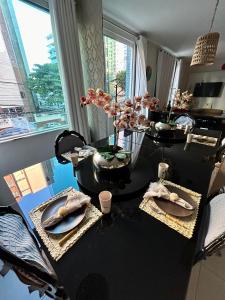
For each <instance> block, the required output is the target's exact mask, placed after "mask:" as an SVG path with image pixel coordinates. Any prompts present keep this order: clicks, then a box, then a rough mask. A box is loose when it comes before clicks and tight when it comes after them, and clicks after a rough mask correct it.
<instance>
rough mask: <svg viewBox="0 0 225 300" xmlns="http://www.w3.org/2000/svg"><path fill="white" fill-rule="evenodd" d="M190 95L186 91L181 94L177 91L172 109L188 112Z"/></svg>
mask: <svg viewBox="0 0 225 300" xmlns="http://www.w3.org/2000/svg"><path fill="white" fill-rule="evenodd" d="M191 100H192V94H191V93H189V92H188V91H185V92H183V93H181V90H180V89H178V90H177V91H176V93H175V96H174V104H173V108H175V109H179V110H188V109H189V107H190V104H191Z"/></svg>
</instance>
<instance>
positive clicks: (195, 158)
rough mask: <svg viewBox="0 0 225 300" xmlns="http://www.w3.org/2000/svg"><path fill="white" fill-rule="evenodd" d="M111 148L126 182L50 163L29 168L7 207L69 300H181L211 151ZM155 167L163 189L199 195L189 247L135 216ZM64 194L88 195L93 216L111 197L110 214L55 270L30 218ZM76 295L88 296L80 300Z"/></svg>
mask: <svg viewBox="0 0 225 300" xmlns="http://www.w3.org/2000/svg"><path fill="white" fill-rule="evenodd" d="M110 143H111V144H113V136H110V137H109V138H106V139H103V140H101V141H98V142H96V143H95V144H94V146H95V147H101V146H104V145H108V144H110ZM118 143H119V145H120V146H122V147H123V148H125V149H127V150H129V151H131V153H132V162H131V165H130V169H129V172H128V174H126V175H124V174H123V173H122V174H121V176H118V177H117V180H115V179H114V180H112V179H108V178H101V177H98V175H96V174H94V172H95V170H94V168H93V167H92V163H91V159H90V158H89V159H87V160H86V162H84V163H83V164H82V165H81V166H80V167H79V168H78V169H77V170H75V171H74V169H73V166H72V164H71V163H68V164H65V165H62V164H59V163H58V161H57V159H56V158H55V157H53V158H51V159H50V160H47V161H44V162H40V163H38V164H36V165H34V166H31V167H32V170H33V171H32V172H30V173H29V176H27V177H28V178H27V179H28V180H30V181H31V182H32V183H33V182H35V185H34V184H33V185H32V184H30V187H29V189H28V190H27V191H26V192H24V193H23V195H21V196H20V197H19V198H17V203H16V204H14V206H19V208H20V210H21V212H22V213H23V215H24V217H25V219H26V221H27V223H28V224H29V226H30V227H31V228H32V229H33V231H34V233H35V235H36V237H37V239H38V240H39V242H40V244H41V246H42V248H43V250H44V251H45V253H46V255H47V256H48V258H49V260H50V262H51V264H52V266H53V268H54V270H55V272H56V274H57V275H58V278H59V281H60V282H61V284H62V285H63V286H64V287H65V291H66V293H67V294H68V296H69V298H70V299H71V300H75V299H78V300H79V299H96V300H107V299H108V300H139V299H140V300H145V299H146V300H147V299H156V300H174V299H176V300H183V299H185V295H186V291H187V287H188V282H189V277H190V274H191V269H192V265H193V262H194V259H195V254H196V245H197V240H198V237H199V229H200V226H201V218H202V214H203V212H204V206H205V204H206V202H207V189H208V185H209V181H210V176H211V173H212V170H213V166H214V162H213V159H212V156H213V154H214V153H215V151H216V147H209V146H205V145H202V144H190V145H188V147H187V145H186V144H185V143H184V142H183V143H174V144H173V143H169V144H168V143H165V144H163V143H158V142H157V141H154V140H152V139H151V138H149V137H148V136H147V135H145V133H136V132H122V133H120V136H119V139H118ZM161 161H164V162H167V163H168V164H169V166H170V173H169V178H168V179H169V180H170V181H172V182H174V183H176V184H179V185H181V186H183V187H186V188H188V189H191V190H193V191H195V192H197V193H200V194H202V199H201V203H200V208H199V215H198V219H197V224H196V227H195V231H194V235H193V237H192V238H191V239H187V238H185V237H184V236H182V235H181V234H179V233H178V232H176V231H175V230H173V229H171V228H169V227H168V226H166V225H165V224H163V223H161V222H160V221H158V220H156V219H155V218H153V217H151V216H150V215H148V214H146V213H145V212H144V211H142V210H140V209H139V205H140V203H141V201H142V199H143V195H144V193H145V191H146V189H147V187H148V185H149V183H150V182H154V181H156V180H157V169H158V163H159V162H161ZM31 167H30V169H31ZM35 168H36V169H35ZM35 170H36V171H35ZM22 171H24V170H18V172H17V173H16V174H17V175H18V173H19V172H21V173H22ZM74 175H75V176H74ZM8 176H14V175H13V174H9V175H7V176H6V177H5V179H6V180H7V178H9V177H8ZM14 178H15V176H14ZM38 183H39V184H38ZM71 186H72V187H74V188H75V189H77V190H81V191H83V192H85V193H86V194H89V195H90V196H91V198H92V203H93V204H94V205H95V206H96V207H97V208H99V209H100V205H99V201H98V193H99V191H100V190H103V189H108V190H111V192H112V194H113V200H112V210H111V213H110V214H107V215H104V216H103V217H102V218H101V219H100V220H99V221H98V222H96V224H95V225H94V226H92V227H91V228H90V229H89V230H88V231H87V232H86V233H85V234H84V235H83V236H82V237H81V238H80V239H79V241H78V242H77V243H75V244H74V245H73V246H72V247H71V248H70V249H69V250H68V251H67V252H66V253H65V254H64V255H63V256H62V258H60V260H58V261H57V262H56V261H54V260H53V259H52V258H51V256H50V254H49V253H48V250H47V248H46V247H45V245H44V244H43V242H42V240H41V239H40V237H39V236H38V233H37V232H36V230H35V227H34V225H33V223H32V221H31V219H30V216H29V212H30V211H31V210H32V209H33V208H34V207H36V206H38V205H39V204H41V203H42V202H44V201H46V200H48V199H49V198H51V197H52V196H54V195H56V194H57V193H59V192H61V191H63V190H64V189H66V188H68V187H71ZM9 188H11V189H12V187H11V186H10V187H9ZM14 195H15V191H14ZM82 293H83V295H85V293H91V294H92V296H91V297H89V298H88V297H87V298H85V297H84V296H83V298H82V297H81V298H79V297H80V295H82Z"/></svg>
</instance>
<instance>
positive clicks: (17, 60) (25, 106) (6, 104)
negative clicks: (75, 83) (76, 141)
mask: <svg viewBox="0 0 225 300" xmlns="http://www.w3.org/2000/svg"><path fill="white" fill-rule="evenodd" d="M0 65H1V68H0V141H2V140H5V139H9V138H12V137H15V136H16V137H17V136H23V135H29V134H32V133H40V132H43V131H49V130H52V129H57V128H61V127H65V126H67V124H68V121H67V115H66V111H65V104H64V99H63V93H62V86H61V81H60V76H59V69H58V64H57V58H56V50H55V44H54V37H53V34H52V27H51V21H50V15H49V13H48V11H47V10H45V9H42V8H40V7H38V6H35V5H32V4H30V3H26V2H25V1H21V0H2V1H1V5H0Z"/></svg>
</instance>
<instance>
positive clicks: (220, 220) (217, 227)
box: [204, 193, 225, 255]
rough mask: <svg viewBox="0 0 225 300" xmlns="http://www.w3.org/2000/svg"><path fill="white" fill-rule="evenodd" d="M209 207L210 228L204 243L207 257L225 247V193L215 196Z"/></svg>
mask: <svg viewBox="0 0 225 300" xmlns="http://www.w3.org/2000/svg"><path fill="white" fill-rule="evenodd" d="M209 205H210V217H209V226H208V231H207V234H206V237H205V241H204V250H205V253H206V255H212V254H213V253H214V252H215V251H217V250H218V249H220V248H221V247H222V246H224V245H225V218H224V216H225V193H223V194H219V195H217V196H215V197H214V198H213V199H212V200H211V201H210V203H209Z"/></svg>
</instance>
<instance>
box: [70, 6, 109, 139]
mask: <svg viewBox="0 0 225 300" xmlns="http://www.w3.org/2000/svg"><path fill="white" fill-rule="evenodd" d="M76 2H77V11H78V22H79V38H80V45H81V60H82V68H83V75H84V86H85V90H87V89H88V88H89V87H90V88H94V89H97V88H102V89H104V81H105V80H104V79H105V57H104V41H103V16H102V1H101V0H77V1H76ZM88 123H89V126H90V130H91V138H92V140H93V141H95V140H98V139H101V138H104V137H106V136H108V117H107V116H106V114H105V113H104V112H103V111H102V110H100V109H97V108H96V107H93V106H91V107H88Z"/></svg>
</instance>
